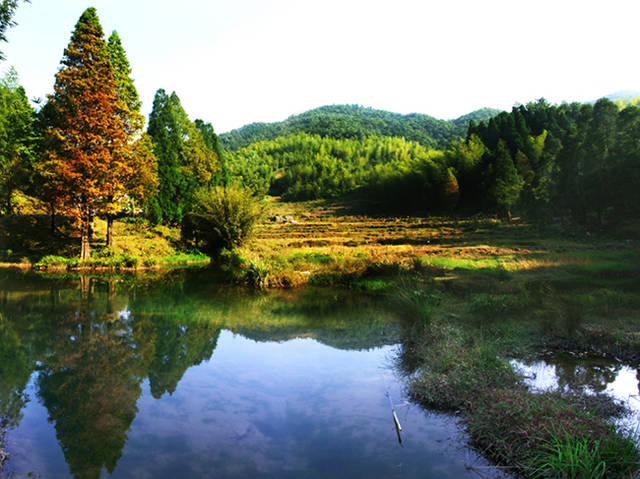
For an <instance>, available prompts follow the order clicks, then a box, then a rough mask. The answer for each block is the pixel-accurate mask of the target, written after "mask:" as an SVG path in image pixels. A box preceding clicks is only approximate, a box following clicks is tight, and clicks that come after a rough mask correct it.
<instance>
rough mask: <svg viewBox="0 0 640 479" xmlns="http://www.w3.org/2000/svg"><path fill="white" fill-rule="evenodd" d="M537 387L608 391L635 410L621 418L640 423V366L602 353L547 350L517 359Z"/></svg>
mask: <svg viewBox="0 0 640 479" xmlns="http://www.w3.org/2000/svg"><path fill="white" fill-rule="evenodd" d="M512 364H513V365H514V366H515V367H516V368H517V369H518V370H519V371H520V373H521V374H522V375H523V376H524V381H525V383H526V384H527V385H528V386H529V387H531V388H532V389H533V390H537V391H555V390H559V391H562V392H564V393H574V394H581V393H586V394H588V395H593V394H600V393H602V394H606V395H607V396H609V397H612V398H614V399H615V400H617V401H618V402H620V403H622V404H624V405H625V406H626V407H627V408H628V409H629V410H630V411H631V413H632V414H630V415H628V416H626V417H624V418H622V419H621V420H618V421H617V423H618V424H619V425H621V426H623V427H626V428H629V429H631V430H634V429H636V428H637V427H638V424H640V370H638V369H636V368H635V367H632V366H629V365H624V364H621V363H620V362H618V361H615V360H613V359H608V358H605V357H602V356H580V357H576V356H574V355H571V354H560V353H557V354H546V355H544V356H543V357H542V358H540V359H538V360H534V361H528V362H524V361H517V360H513V361H512Z"/></svg>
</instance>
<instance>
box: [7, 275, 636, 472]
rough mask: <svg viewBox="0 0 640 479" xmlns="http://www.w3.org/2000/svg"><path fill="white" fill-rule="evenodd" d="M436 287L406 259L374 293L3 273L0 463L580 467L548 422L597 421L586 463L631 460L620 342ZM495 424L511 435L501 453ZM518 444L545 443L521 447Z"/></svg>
mask: <svg viewBox="0 0 640 479" xmlns="http://www.w3.org/2000/svg"><path fill="white" fill-rule="evenodd" d="M443 291H444V290H442V289H439V288H438V286H434V285H433V284H432V283H431V282H429V281H426V280H425V279H424V278H417V277H413V278H411V282H409V279H406V280H403V281H401V282H399V283H397V284H396V286H395V287H394V289H391V288H389V289H388V290H387V291H385V292H384V294H380V293H379V292H378V293H377V294H365V293H363V292H362V291H357V290H355V289H351V290H345V289H336V288H317V287H307V288H303V289H298V290H280V291H272V292H269V293H265V292H258V291H255V290H251V289H246V288H238V287H233V286H230V285H228V284H225V283H222V282H220V281H219V278H217V277H216V276H215V275H213V274H212V271H211V270H210V269H194V270H181V271H165V272H162V273H160V272H158V273H157V274H156V275H147V274H139V275H129V276H117V275H111V276H107V275H96V276H93V277H90V276H79V275H76V276H75V277H74V276H68V275H64V274H58V275H43V274H39V273H37V272H34V271H31V272H17V271H2V272H0V358H1V360H0V415H1V421H2V423H1V426H2V450H3V451H4V452H5V453H6V454H7V456H8V457H7V458H6V460H5V461H4V464H3V466H2V472H3V474H4V473H6V474H8V475H9V476H10V477H32V476H34V475H35V476H36V477H37V476H40V477H46V478H67V477H74V478H98V477H154V478H163V477H167V478H169V477H209V476H211V475H212V474H213V475H217V476H220V477H264V478H267V477H331V478H334V477H345V478H347V477H385V478H388V477H403V478H411V477H416V478H417V477H421V478H422V477H477V476H478V475H481V477H486V476H489V477H503V476H519V475H525V476H534V475H538V476H554V475H558V476H561V475H562V473H563V470H562V469H560V468H561V467H564V468H565V472H566V471H569V473H571V471H574V470H575V471H577V470H578V469H571V468H572V467H574V468H575V467H578V465H572V464H568V465H567V464H561V465H555V464H553V463H552V460H553V457H554V456H553V454H551V453H552V452H553V447H554V443H553V442H552V441H553V438H556V439H558V441H559V443H558V444H557V446H558V447H564V446H568V447H574V449H576V450H577V449H578V448H579V447H578V446H580V441H587V440H589V439H591V440H592V442H591V443H586V442H585V444H584V446H585V449H586V452H587V453H589V454H590V455H591V456H593V457H592V458H591V459H592V460H593V461H594V462H593V468H594V469H593V470H594V471H596V472H598V471H600V472H601V473H602V474H600V476H597V475H596V476H595V477H616V475H617V476H620V477H628V475H629V474H631V473H632V472H633V471H635V469H637V460H638V456H637V449H636V446H637V443H636V439H637V438H636V437H635V436H634V435H633V434H632V432H633V431H635V429H636V428H637V426H638V419H637V414H638V412H640V407H638V406H639V405H640V402H638V393H639V392H638V378H639V373H638V369H637V367H638V363H637V361H636V360H635V359H634V355H633V354H631V351H630V353H629V354H628V355H627V356H626V357H623V356H621V357H618V358H616V357H615V355H613V354H608V353H606V351H604V350H603V352H602V353H600V354H594V352H591V353H590V354H586V353H585V354H578V353H577V352H576V351H577V350H578V348H577V347H569V339H571V338H573V340H574V343H573V346H576V345H578V344H580V341H583V340H584V335H585V334H586V333H585V331H586V330H585V329H581V325H580V324H579V322H578V321H576V320H575V318H573V319H572V320H571V321H573V322H571V321H568V322H564V323H562V324H555V326H554V327H555V328H558V331H559V330H562V331H564V333H563V334H562V335H559V334H555V335H554V337H555V338H558V337H562V338H563V344H564V345H565V346H564V351H565V352H564V353H561V352H560V350H561V349H562V348H560V347H559V344H560V343H559V342H556V343H555V344H552V342H551V341H546V340H545V341H537V339H541V338H542V336H543V335H542V334H540V331H545V330H546V331H548V330H549V324H548V323H546V322H545V320H544V319H542V318H537V319H536V320H531V319H528V320H526V321H523V322H522V323H521V324H518V323H517V322H516V321H513V319H507V316H509V314H508V312H505V314H504V315H503V316H504V318H503V319H504V320H503V321H501V320H500V318H499V317H493V318H490V317H488V315H487V314H485V312H483V311H481V310H480V309H478V307H477V305H476V306H475V307H472V308H471V310H473V309H474V308H476V309H475V313H476V314H474V315H472V316H471V317H470V318H471V319H470V318H467V317H463V316H464V315H462V314H461V313H460V311H461V310H460V308H461V304H460V303H455V302H451V301H449V300H447V298H446V292H443ZM416 305H420V307H421V308H422V309H419V308H418V309H416ZM425 305H426V306H428V308H426V306H425ZM425 308H426V309H425ZM498 316H499V315H498ZM536 334H537V336H536ZM527 338H528V339H527ZM532 338H534V339H532ZM567 351H569V352H567ZM465 390H466V392H464V391H465ZM551 391H553V392H551ZM473 398H475V399H473ZM488 398H492V399H493V402H489V401H488V400H485V399H488ZM523 401H524V402H523ZM634 401H635V402H634ZM636 402H637V403H638V404H636ZM518 407H519V408H520V409H519V411H520V412H523V411H524V412H525V413H526V414H527V415H528V419H529V420H530V422H529V423H528V425H527V427H528V428H529V431H524V433H527V432H528V433H529V435H530V436H531V437H532V438H533V439H536V438H538V439H540V440H543V441H547V440H548V441H549V443H548V444H547V443H545V444H525V443H524V442H523V440H522V437H519V436H518V435H519V434H520V435H521V434H522V432H523V431H520V430H519V429H517V428H518V427H521V426H522V424H521V423H519V422H517V421H522V418H517V417H515V416H516V415H517V408H518ZM508 408H510V409H508ZM523 414H524V413H523ZM545 414H546V416H544V415H545ZM553 414H560V415H561V417H562V418H563V420H562V421H560V422H556V425H557V426H558V429H556V430H553V431H546V432H547V433H549V434H547V435H546V436H545V435H544V434H542V432H541V431H539V430H537V429H536V427H537V426H536V425H538V424H548V421H549V418H552V419H555V418H556V416H554V415H553ZM543 416H544V417H543ZM491 418H494V419H496V420H498V419H500V420H501V421H502V422H503V424H502V425H501V426H498V425H497V424H492V423H491V422H490V419H491ZM510 421H511V422H510ZM560 426H563V427H565V429H564V430H562V429H560V428H559V427H560ZM500 427H502V428H505V430H501V429H500ZM509 427H512V428H513V429H512V430H506V429H508V428H509ZM588 428H590V429H588ZM538 429H539V428H538ZM594 431H596V432H598V434H599V435H598V436H592V437H591V438H589V437H587V436H584V437H583V436H580V434H582V433H586V432H590V433H593V432H594ZM538 433H540V435H539V436H535V434H538ZM565 433H566V437H565V435H564V434H565ZM501 435H504V438H512V439H513V441H514V442H513V444H512V446H513V449H512V450H511V451H506V449H505V448H504V447H501V445H500V444H499V440H498V439H497V438H499V437H501ZM565 439H567V441H574V442H576V444H565V442H566V441H565ZM488 441H490V442H488ZM607 441H608V442H607ZM503 446H504V445H503ZM525 446H529V447H533V449H532V450H533V451H537V453H538V454H539V456H537V457H528V456H527V455H526V454H523V450H522V449H521V450H516V449H515V448H516V447H520V448H524V447H525ZM536 447H537V449H536ZM607 448H609V449H607ZM505 451H506V452H505ZM594 451H595V453H594ZM545 452H546V453H548V454H546V455H544V454H543V453H545ZM509 454H510V455H509ZM585 454H586V453H585ZM612 454H614V455H615V460H614V459H612V456H611V455H612ZM587 455H588V454H587ZM591 456H589V457H591ZM585 457H586V455H585ZM585 457H580V458H579V460H581V461H584V460H586V459H585ZM545 461H546V462H545ZM582 467H584V464H582ZM567 468H568V469H567ZM567 477H581V476H575V475H574V476H567Z"/></svg>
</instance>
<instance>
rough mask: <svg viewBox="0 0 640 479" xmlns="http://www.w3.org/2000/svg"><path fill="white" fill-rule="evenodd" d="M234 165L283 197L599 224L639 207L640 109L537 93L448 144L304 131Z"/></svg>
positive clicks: (251, 151) (248, 151)
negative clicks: (554, 101)
mask: <svg viewBox="0 0 640 479" xmlns="http://www.w3.org/2000/svg"><path fill="white" fill-rule="evenodd" d="M228 172H229V175H230V179H231V181H235V182H239V183H241V184H243V185H245V186H248V187H250V188H252V189H253V190H254V191H256V192H258V193H262V194H264V193H269V194H272V195H279V196H282V198H283V199H285V200H306V199H317V198H331V197H337V196H341V195H344V194H346V193H351V192H356V191H357V192H359V193H360V194H361V195H362V196H363V197H364V198H366V199H368V200H369V201H370V202H371V203H372V205H373V206H375V207H376V208H378V209H382V210H388V211H406V212H408V211H412V212H415V211H422V212H429V213H433V212H439V211H446V210H449V211H450V210H452V209H454V208H457V209H458V210H461V211H464V212H468V213H474V212H484V213H491V214H499V215H501V216H503V217H506V218H510V217H511V215H512V212H514V211H517V212H518V213H521V214H526V215H528V216H530V217H549V216H554V217H564V218H572V219H573V220H575V221H577V222H579V223H583V224H586V223H597V224H599V225H603V224H604V223H606V222H607V221H611V220H614V219H618V218H621V217H623V216H625V215H626V216H636V217H637V216H638V213H640V201H639V200H640V197H639V194H640V193H639V192H640V109H639V108H638V107H636V106H633V104H632V102H630V103H628V104H623V103H618V104H616V103H613V102H611V101H610V100H607V99H602V100H599V101H597V102H596V103H595V104H593V105H591V104H577V103H575V104H563V105H559V106H556V105H550V104H548V103H547V102H546V101H544V100H540V101H538V102H535V103H530V104H528V105H521V106H518V107H515V108H514V109H513V110H512V111H511V112H509V113H507V112H503V113H501V114H499V115H498V116H496V117H493V118H491V119H490V120H489V121H486V122H480V123H477V122H475V121H471V123H470V125H469V129H468V133H467V138H466V139H465V140H461V141H457V142H453V143H451V144H450V145H449V147H448V148H447V149H443V150H434V149H428V148H426V147H424V146H423V145H420V144H419V143H417V142H411V141H407V140H406V139H403V138H390V137H377V136H368V137H364V138H362V139H352V138H346V139H336V138H326V137H324V138H323V137H321V136H319V135H309V134H305V133H298V134H295V135H290V136H285V137H280V138H277V139H274V140H268V141H260V142H256V143H254V144H252V145H250V146H248V147H245V148H242V149H240V150H238V151H235V152H231V153H229V154H228Z"/></svg>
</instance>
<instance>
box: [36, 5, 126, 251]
mask: <svg viewBox="0 0 640 479" xmlns="http://www.w3.org/2000/svg"><path fill="white" fill-rule="evenodd" d="M49 102H50V103H51V105H52V106H51V115H50V117H49V118H50V120H51V122H52V123H51V124H50V125H48V131H47V158H46V161H45V164H44V168H45V170H46V171H47V173H49V174H50V175H54V176H56V177H57V179H58V183H59V185H60V187H61V188H62V191H61V196H62V200H63V202H64V205H65V209H66V211H67V213H69V214H72V215H73V216H75V217H76V218H77V220H78V222H79V224H80V230H81V254H80V257H81V259H82V260H87V259H88V258H89V256H90V249H89V230H90V225H91V221H92V218H93V215H94V214H95V212H96V211H97V210H98V209H99V208H100V207H101V205H102V203H103V199H104V198H118V197H122V196H123V195H124V192H125V184H124V182H123V181H122V178H123V177H127V176H130V175H131V174H132V172H131V165H130V162H128V151H127V134H126V131H125V125H124V122H123V116H124V113H125V111H126V107H125V106H124V105H123V102H122V101H121V100H120V97H119V96H118V95H117V92H116V81H115V76H114V71H113V67H112V64H111V60H110V56H109V52H108V51H107V47H106V43H105V41H104V36H103V31H102V27H101V26H100V22H99V20H98V15H97V13H96V10H95V9H94V8H88V9H87V10H85V12H84V13H83V14H82V16H81V17H80V19H79V20H78V23H77V24H76V26H75V29H74V31H73V34H72V36H71V41H70V43H69V46H68V47H67V48H66V50H65V51H64V56H63V58H62V61H61V67H60V70H59V71H58V73H57V74H56V81H55V85H54V93H53V95H51V96H50V97H49Z"/></svg>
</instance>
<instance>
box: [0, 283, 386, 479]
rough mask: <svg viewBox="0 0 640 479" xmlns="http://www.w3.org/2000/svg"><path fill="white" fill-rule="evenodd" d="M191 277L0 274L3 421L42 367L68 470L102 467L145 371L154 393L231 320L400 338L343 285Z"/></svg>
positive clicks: (46, 401) (260, 328) (360, 341)
mask: <svg viewBox="0 0 640 479" xmlns="http://www.w3.org/2000/svg"><path fill="white" fill-rule="evenodd" d="M194 278H195V279H193V278H191V279H190V280H189V279H188V277H187V278H185V276H183V275H182V274H175V275H168V276H167V277H166V278H163V280H162V281H159V282H154V281H147V280H145V279H144V278H142V279H138V278H137V277H135V278H115V277H114V278H91V277H80V278H74V279H70V278H65V277H63V278H55V279H47V280H44V279H42V278H39V277H37V276H34V275H24V276H21V275H15V276H10V275H8V276H5V277H0V318H1V320H0V415H2V417H3V418H5V424H6V425H9V426H17V425H18V424H19V423H20V419H21V417H22V416H21V415H22V411H23V410H24V406H25V403H26V401H27V399H28V398H27V396H26V394H25V390H26V387H27V385H28V384H29V380H30V378H31V377H32V376H33V375H34V372H35V375H36V376H35V378H34V385H35V387H36V389H37V395H38V397H39V398H40V399H41V401H42V404H43V405H44V407H46V409H47V411H48V419H49V422H50V423H52V424H53V426H54V428H55V432H56V437H57V439H58V442H59V443H60V446H61V448H62V451H63V454H64V457H65V460H66V462H67V464H68V465H69V468H70V470H71V473H72V474H73V475H74V476H75V477H76V478H78V479H80V478H82V479H84V478H87V479H90V478H99V477H100V475H101V472H102V470H103V469H106V470H107V471H108V472H110V473H111V472H113V471H114V470H115V468H116V466H117V464H118V461H119V459H120V457H121V456H122V453H123V450H124V447H125V444H126V442H127V438H128V434H129V429H130V427H131V424H132V422H133V420H134V418H135V417H136V414H137V413H138V406H137V403H138V400H139V398H140V396H141V395H142V383H143V381H144V380H145V379H146V378H148V380H149V386H150V390H151V395H152V396H153V397H154V398H156V399H159V398H161V397H162V396H164V395H165V394H166V393H169V394H173V393H174V392H175V391H176V390H177V388H178V384H179V382H180V381H181V380H182V378H183V377H184V375H185V373H186V371H187V370H188V369H189V368H190V367H192V366H195V365H198V364H201V363H202V362H204V361H207V360H209V359H210V358H211V357H212V355H213V353H214V350H215V348H216V346H217V342H218V338H219V336H220V331H221V329H222V328H223V327H224V328H226V329H229V330H231V331H233V332H234V333H240V334H243V335H245V336H246V337H248V338H254V339H256V340H260V341H264V340H271V341H273V340H277V341H281V340H286V339H289V338H293V337H309V336H312V337H315V338H316V339H317V340H319V341H321V342H324V343H326V344H329V345H331V346H333V347H337V348H344V349H366V348H371V347H375V346H380V345H382V344H393V343H395V341H396V339H394V338H396V337H397V333H396V332H394V328H393V327H392V326H391V325H390V323H389V322H388V317H387V315H386V314H379V313H378V312H377V311H379V309H378V308H376V307H375V305H373V304H372V305H368V304H364V303H363V302H362V300H361V298H350V296H349V295H348V294H346V293H345V294H344V295H343V296H340V297H338V296H336V295H337V294H338V293H336V292H331V294H328V293H327V295H324V296H323V295H319V294H318V293H317V292H315V291H309V292H308V293H307V294H302V295H301V294H295V295H294V294H290V293H286V294H285V293H279V294H274V295H256V294H253V293H247V292H244V293H243V292H238V291H237V290H222V289H219V287H218V286H217V285H215V284H212V283H211V282H207V281H204V280H203V278H201V277H199V276H198V275H195V276H194ZM374 311H376V312H375V313H374ZM0 425H2V424H0Z"/></svg>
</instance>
